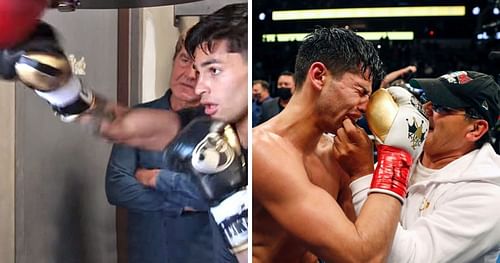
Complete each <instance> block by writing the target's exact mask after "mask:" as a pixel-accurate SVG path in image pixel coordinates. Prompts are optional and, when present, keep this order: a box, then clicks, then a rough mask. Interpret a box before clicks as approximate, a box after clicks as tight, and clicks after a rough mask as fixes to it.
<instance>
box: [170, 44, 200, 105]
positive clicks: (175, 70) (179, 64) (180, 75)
mask: <svg viewBox="0 0 500 263" xmlns="http://www.w3.org/2000/svg"><path fill="white" fill-rule="evenodd" d="M195 85H196V74H195V71H194V69H193V60H192V59H191V58H190V57H189V55H188V54H187V52H186V49H185V48H182V49H181V50H180V51H179V53H178V54H177V56H175V59H174V63H173V67H172V74H171V76H170V88H171V89H172V93H173V96H174V97H176V98H177V99H179V100H181V101H185V102H189V103H193V102H194V103H196V102H198V101H199V100H200V96H198V95H197V94H196V93H195V92H194V87H195Z"/></svg>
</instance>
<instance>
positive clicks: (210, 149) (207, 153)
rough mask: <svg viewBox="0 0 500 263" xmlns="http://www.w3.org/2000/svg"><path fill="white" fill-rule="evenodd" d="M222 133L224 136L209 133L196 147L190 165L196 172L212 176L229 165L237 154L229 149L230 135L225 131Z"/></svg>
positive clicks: (231, 148)
mask: <svg viewBox="0 0 500 263" xmlns="http://www.w3.org/2000/svg"><path fill="white" fill-rule="evenodd" d="M224 131H225V133H224V136H221V135H220V134H219V133H218V132H210V133H208V134H207V136H205V138H203V140H201V141H200V142H199V143H198V145H196V148H195V149H194V151H193V157H192V159H191V164H192V165H193V167H194V168H195V169H196V170H197V171H199V172H201V173H205V174H214V173H218V172H220V171H223V170H225V169H226V168H227V167H229V165H231V163H232V162H233V160H234V158H235V157H236V155H237V154H238V153H236V152H235V150H234V149H233V147H231V144H230V143H231V140H232V138H228V137H230V136H231V133H229V132H228V131H227V129H224ZM226 140H227V141H226ZM228 141H229V142H228Z"/></svg>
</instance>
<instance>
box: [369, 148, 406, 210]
mask: <svg viewBox="0 0 500 263" xmlns="http://www.w3.org/2000/svg"><path fill="white" fill-rule="evenodd" d="M377 151H378V164H377V168H375V172H374V173H373V179H372V183H371V186H370V188H371V189H370V193H372V192H379V193H386V194H389V195H392V196H394V197H396V198H397V199H398V200H399V201H401V204H402V203H403V201H404V199H405V198H406V189H407V186H408V178H409V177H408V174H409V171H410V167H411V165H412V162H413V160H412V159H411V155H410V154H409V153H408V152H407V151H405V150H402V149H399V148H395V147H392V146H389V145H379V146H377Z"/></svg>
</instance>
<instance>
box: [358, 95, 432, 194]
mask: <svg viewBox="0 0 500 263" xmlns="http://www.w3.org/2000/svg"><path fill="white" fill-rule="evenodd" d="M366 119H367V122H368V126H369V128H370V130H371V131H372V133H373V134H374V135H375V137H376V139H377V141H378V142H379V145H377V151H378V163H377V167H376V168H375V172H374V173H373V179H372V183H371V187H370V191H369V192H370V193H373V192H378V193H385V194H389V195H391V196H394V197H395V198H397V199H398V200H399V201H401V203H403V201H404V198H405V197H406V190H407V185H408V181H409V170H410V167H411V165H412V163H413V159H414V158H416V157H417V156H418V155H419V154H420V152H421V150H422V147H423V142H424V140H425V136H426V135H427V131H428V130H429V121H428V120H427V118H426V116H425V114H424V113H423V111H422V105H421V104H420V102H419V101H418V100H417V99H416V98H415V97H414V96H413V95H412V94H411V93H410V92H408V91H407V90H406V89H404V88H402V87H390V88H388V89H379V90H378V91H376V92H375V93H373V95H372V96H371V98H370V102H369V103H368V108H367V112H366Z"/></svg>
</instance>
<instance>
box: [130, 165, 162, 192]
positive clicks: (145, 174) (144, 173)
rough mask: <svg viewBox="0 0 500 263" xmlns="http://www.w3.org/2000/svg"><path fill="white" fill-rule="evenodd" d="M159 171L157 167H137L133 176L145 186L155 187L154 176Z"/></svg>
mask: <svg viewBox="0 0 500 263" xmlns="http://www.w3.org/2000/svg"><path fill="white" fill-rule="evenodd" d="M159 173H160V170H159V169H143V168H139V169H137V171H135V178H136V179H137V181H139V183H141V184H142V185H144V186H146V187H151V188H156V178H157V177H158V174H159Z"/></svg>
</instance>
